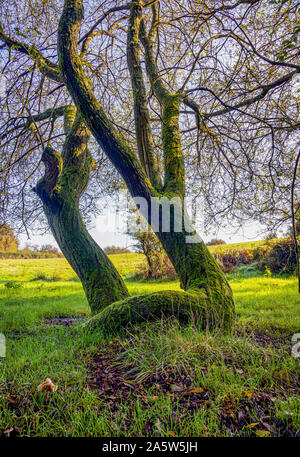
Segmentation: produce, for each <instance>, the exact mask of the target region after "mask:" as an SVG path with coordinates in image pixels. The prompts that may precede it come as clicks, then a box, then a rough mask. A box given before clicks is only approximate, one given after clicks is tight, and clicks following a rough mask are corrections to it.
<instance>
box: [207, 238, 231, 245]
mask: <svg viewBox="0 0 300 457" xmlns="http://www.w3.org/2000/svg"><path fill="white" fill-rule="evenodd" d="M218 244H226V241H224V240H218V239H217V238H213V239H212V240H210V241H208V243H206V246H217V245H218Z"/></svg>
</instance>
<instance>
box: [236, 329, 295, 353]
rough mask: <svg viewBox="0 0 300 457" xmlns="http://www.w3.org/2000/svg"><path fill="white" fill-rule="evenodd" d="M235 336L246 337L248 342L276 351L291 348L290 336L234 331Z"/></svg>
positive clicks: (247, 330)
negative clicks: (269, 347)
mask: <svg viewBox="0 0 300 457" xmlns="http://www.w3.org/2000/svg"><path fill="white" fill-rule="evenodd" d="M235 334H236V336H238V337H247V338H249V339H250V340H252V341H254V342H255V343H256V344H258V345H259V346H263V347H265V346H272V347H273V348H276V349H281V348H283V347H284V346H288V345H289V346H291V336H290V335H285V336H280V337H277V336H273V335H268V334H266V333H261V332H258V331H253V330H251V329H246V330H244V331H243V332H242V331H240V330H236V331H235Z"/></svg>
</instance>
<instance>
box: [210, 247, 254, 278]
mask: <svg viewBox="0 0 300 457" xmlns="http://www.w3.org/2000/svg"><path fill="white" fill-rule="evenodd" d="M213 255H214V258H215V259H216V261H217V262H218V264H219V265H220V267H221V268H222V270H223V271H224V272H225V273H230V272H231V271H232V270H233V269H234V268H235V267H239V266H241V265H249V264H250V263H252V262H253V260H254V257H253V252H252V251H251V250H250V249H234V250H230V251H225V252H219V253H214V254H213Z"/></svg>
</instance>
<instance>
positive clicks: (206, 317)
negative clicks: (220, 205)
mask: <svg viewBox="0 0 300 457" xmlns="http://www.w3.org/2000/svg"><path fill="white" fill-rule="evenodd" d="M142 7H143V3H142V2H141V1H140V0H133V1H132V4H131V11H130V21H129V27H128V42H127V54H128V68H129V71H130V74H131V80H132V87H133V98H134V113H135V125H136V134H137V147H138V151H139V158H140V160H138V158H137V156H136V154H135V152H134V151H133V150H131V149H130V148H129V147H128V146H127V144H126V142H125V141H124V140H123V139H122V138H121V137H120V136H119V134H118V133H117V132H116V130H115V128H114V126H113V124H112V123H111V122H110V120H109V118H108V117H107V115H106V113H105V111H104V109H103V107H102V106H101V105H100V103H99V101H98V100H97V99H96V97H95V95H94V92H93V87H92V84H91V81H90V80H89V79H88V78H87V77H86V76H85V73H84V70H83V67H82V62H81V59H80V57H79V55H78V49H77V41H78V33H79V28H80V25H81V21H82V19H83V2H82V0H65V2H64V10H63V14H62V17H61V20H60V24H59V33H58V55H59V65H60V69H61V73H62V76H63V79H64V82H65V84H66V86H67V88H68V91H69V93H70V94H71V96H72V98H73V100H74V102H75V105H76V106H77V107H78V109H79V110H80V112H81V113H82V115H83V117H84V119H85V122H86V124H87V126H88V127H89V129H90V130H91V132H92V133H93V135H94V137H95V139H96V140H97V141H98V143H99V145H100V146H101V148H102V149H103V150H104V151H105V153H106V154H107V156H108V157H109V158H110V160H111V162H112V163H113V164H114V165H115V167H116V168H117V170H118V171H119V172H120V174H121V175H122V177H123V178H124V180H125V182H126V185H127V187H128V189H129V191H130V193H131V195H132V196H133V197H143V198H144V199H145V200H146V201H147V203H148V205H150V206H151V204H152V197H158V198H161V197H167V198H169V199H172V198H174V197H176V198H180V199H181V200H183V198H184V194H185V173H184V159H183V154H182V150H181V141H180V129H179V121H178V119H179V108H180V104H181V103H182V101H183V98H184V95H185V94H184V91H183V90H182V91H178V93H175V94H172V93H170V92H169V91H168V90H167V89H166V87H165V86H164V84H163V83H162V81H161V78H160V74H159V72H158V70H157V68H156V61H155V58H154V55H153V38H154V36H155V27H156V24H157V23H158V21H157V18H156V16H155V15H156V10H155V5H154V6H153V21H152V28H151V30H150V32H149V34H148V35H147V34H146V31H145V27H144V25H143V19H142ZM139 40H141V41H142V43H143V46H144V50H145V61H146V69H147V76H148V78H149V81H150V83H151V87H152V90H153V92H154V94H155V96H156V98H157V99H158V101H159V103H160V105H161V115H162V143H163V151H164V172H165V173H164V175H165V176H164V183H163V184H161V182H160V178H159V176H158V174H159V173H160V172H159V167H158V165H157V161H156V158H155V153H154V151H153V141H152V136H151V135H152V134H151V128H150V125H149V115H148V114H147V102H146V91H145V87H144V81H143V73H142V67H141V63H140V59H139ZM147 216H148V214H147V215H146V217H147ZM147 219H148V222H149V223H150V225H151V226H153V221H152V220H151V219H149V218H147ZM160 225H161V224H160ZM154 231H155V230H154ZM156 231H157V235H158V237H159V239H160V241H161V243H162V245H163V247H164V249H165V251H166V252H167V254H168V256H169V257H170V259H171V261H172V262H173V265H174V268H175V270H176V272H177V273H178V275H179V278H180V281H181V285H182V287H183V288H184V289H185V290H187V291H190V292H192V294H194V295H195V294H196V295H197V300H198V305H199V306H200V308H201V310H202V313H200V314H202V323H204V322H206V323H209V326H210V327H211V326H212V327H217V326H220V327H222V328H223V329H224V330H225V331H230V329H231V328H232V324H233V321H234V302H233V298H232V292H231V289H230V286H229V284H228V282H227V280H226V278H225V276H224V274H223V273H222V271H221V270H220V268H219V266H218V265H217V263H216V262H215V260H214V259H213V257H212V255H211V254H210V253H209V251H208V249H207V248H206V246H205V245H204V243H203V241H202V240H201V239H200V238H199V237H198V239H195V238H196V234H195V233H192V235H194V240H193V241H196V242H189V241H188V240H187V238H186V236H187V235H190V233H186V231H185V230H183V231H182V232H181V233H178V232H176V231H175V229H174V227H173V228H172V227H171V230H170V231H169V232H165V231H163V229H162V228H161V227H159V228H158V230H156ZM167 296H168V297H169V299H168V303H169V305H168V309H169V310H170V311H171V310H172V306H173V305H172V294H171V293H170V292H168V294H167ZM142 303H143V300H141V301H139V300H138V305H137V301H135V300H133V299H127V300H124V301H123V302H121V303H118V305H116V304H113V305H110V306H109V307H108V308H106V309H105V316H107V315H108V314H107V313H110V312H111V313H112V314H113V315H114V316H116V312H115V311H116V309H117V310H118V312H119V313H121V314H122V313H123V311H124V313H125V315H126V316H127V317H128V318H131V317H130V316H132V308H135V307H137V309H138V311H137V314H143V313H141V310H140V306H141V304H142ZM144 303H145V307H146V308H147V310H148V313H150V309H149V300H148V298H147V297H144ZM187 303H190V294H187ZM129 305H130V306H129ZM128 306H129V308H128ZM153 306H154V307H155V306H156V305H155V303H153ZM128 309H130V310H131V312H130V313H128V312H127V311H126V310H128ZM155 309H156V308H155ZM163 309H164V310H165V309H166V307H165V306H164V307H163ZM103 313H104V312H102V313H100V314H99V316H97V319H96V318H95V319H96V320H97V321H101V319H102V318H103V317H104V314H103ZM124 313H123V314H122V315H124ZM157 313H158V311H157V309H156V312H155V314H156V315H157ZM146 314H147V313H146ZM150 314H151V313H150Z"/></svg>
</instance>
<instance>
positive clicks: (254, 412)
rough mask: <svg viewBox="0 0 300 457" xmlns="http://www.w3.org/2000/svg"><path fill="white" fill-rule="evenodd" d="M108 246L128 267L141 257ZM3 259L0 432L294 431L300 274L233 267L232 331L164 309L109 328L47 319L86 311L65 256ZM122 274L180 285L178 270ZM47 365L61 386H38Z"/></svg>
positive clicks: (134, 285) (141, 289) (298, 414)
mask: <svg viewBox="0 0 300 457" xmlns="http://www.w3.org/2000/svg"><path fill="white" fill-rule="evenodd" d="M111 258H112V260H113V262H114V263H116V264H117V267H118V268H119V269H121V272H122V274H123V275H124V276H130V274H131V273H130V272H133V271H134V269H135V268H137V266H138V264H139V263H141V262H143V261H144V260H143V257H142V256H139V255H137V254H129V255H128V254H124V255H114V256H111ZM0 271H1V282H0V332H2V333H4V334H5V336H6V343H7V349H6V358H0V435H1V432H4V431H5V430H7V429H9V428H11V427H12V428H13V427H17V431H18V433H19V434H20V435H28V436H199V435H200V436H229V435H234V436H283V435H287V436H294V435H296V434H297V433H298V434H299V430H300V401H299V390H298V388H299V385H298V382H299V359H296V358H294V357H292V356H291V354H290V352H291V347H292V344H293V343H292V342H291V337H292V335H293V334H294V333H297V332H299V331H300V316H299V315H300V313H299V305H300V299H299V295H298V294H297V285H296V279H295V278H294V277H285V278H282V277H270V278H269V277H265V276H263V275H258V274H257V273H255V272H250V273H248V274H246V273H238V274H232V275H229V276H228V279H229V281H230V283H231V286H232V288H233V291H234V295H235V300H236V309H237V323H236V329H235V332H234V334H233V335H232V336H230V337H222V336H221V335H218V334H215V335H211V334H207V333H203V332H199V331H198V330H197V329H195V328H192V327H188V328H180V327H179V326H178V324H177V323H176V322H172V321H169V322H157V323H152V324H149V325H147V326H144V327H141V328H139V329H135V330H134V331H132V329H129V330H128V332H127V334H126V336H125V337H122V338H118V339H110V338H106V339H104V337H103V335H102V334H101V333H97V332H95V333H89V332H87V331H86V330H84V329H82V327H81V326H80V325H79V324H77V325H72V326H68V327H67V326H64V325H50V324H49V322H51V321H49V319H53V318H55V317H57V318H58V317H61V316H77V317H82V318H84V316H85V315H88V314H89V308H88V305H87V301H86V299H85V296H84V293H83V290H82V286H81V284H80V282H79V281H78V280H77V278H76V276H75V275H74V273H73V272H72V270H71V269H70V267H68V265H67V264H66V262H65V261H64V259H37V260H31V259H30V260H1V261H0ZM126 283H127V286H128V288H129V290H130V293H131V294H141V293H146V292H150V291H152V292H154V291H157V290H166V289H177V290H178V289H179V284H178V282H177V281H171V282H154V281H150V282H149V281H148V282H143V281H133V280H127V282H126ZM8 284H9V285H8ZM45 319H46V320H45ZM57 322H59V321H53V322H52V324H53V323H54V324H56V323H57ZM101 364H102V365H101ZM103 367H104V368H103ZM46 377H50V378H51V379H52V380H53V382H54V383H55V384H57V385H58V390H57V392H54V393H45V392H38V391H37V389H36V387H37V386H38V385H39V384H40V383H41V382H42V381H44V379H45V378H46ZM193 390H194V391H195V392H193Z"/></svg>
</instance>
